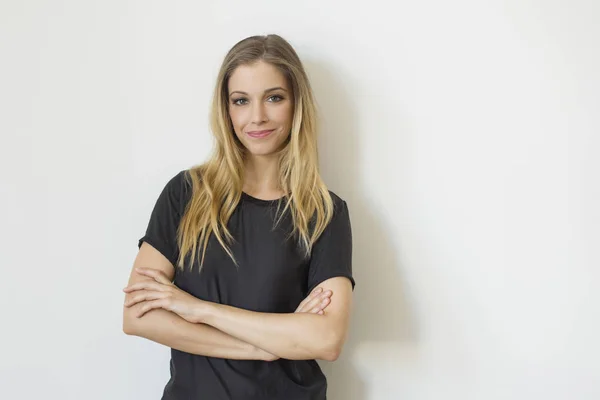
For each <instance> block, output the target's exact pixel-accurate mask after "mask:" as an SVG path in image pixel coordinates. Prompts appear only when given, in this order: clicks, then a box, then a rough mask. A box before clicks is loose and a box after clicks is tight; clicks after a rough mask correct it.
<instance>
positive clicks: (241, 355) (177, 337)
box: [123, 242, 277, 361]
mask: <svg viewBox="0 0 600 400" xmlns="http://www.w3.org/2000/svg"><path fill="white" fill-rule="evenodd" d="M139 267H144V268H152V269H156V270H159V271H161V272H163V273H164V274H165V275H166V276H167V277H168V278H169V279H170V280H172V279H173V276H174V274H175V269H174V267H173V265H172V264H171V262H170V261H169V260H167V258H166V257H165V256H163V255H162V254H161V253H160V252H159V251H158V250H156V249H155V248H154V247H152V246H151V245H150V244H148V243H146V242H144V243H142V246H141V247H140V250H139V253H138V255H137V256H136V258H135V262H134V264H133V268H132V271H131V275H130V277H129V284H128V285H131V284H133V283H136V282H140V281H143V280H148V279H150V278H148V277H146V276H143V275H140V274H138V273H137V272H135V268H139ZM132 295H133V293H128V294H127V295H126V297H125V301H127V300H129V296H132ZM143 305H144V303H143V302H142V303H138V304H136V305H134V306H132V307H123V331H124V332H125V333H126V334H128V335H134V336H139V337H143V338H146V339H149V340H152V341H153V342H157V343H160V344H162V345H165V346H168V347H171V348H173V349H177V350H180V351H184V352H186V353H191V354H198V355H203V356H209V357H217V358H228V359H237V360H267V361H269V360H273V359H276V358H277V357H275V356H273V355H272V354H270V353H268V352H266V351H264V350H262V349H259V348H257V347H255V346H253V345H251V344H249V343H246V342H244V341H242V340H239V339H237V338H234V337H233V336H230V335H228V334H226V333H224V332H222V331H220V330H218V329H216V328H213V327H212V326H210V325H205V324H193V323H191V322H188V321H186V320H184V319H183V318H181V317H180V316H178V315H177V314H174V313H172V312H170V311H166V310H163V309H155V310H152V311H150V312H148V313H146V314H145V315H144V316H142V317H141V318H137V317H136V316H135V315H136V312H137V311H138V308H139V307H142V306H143Z"/></svg>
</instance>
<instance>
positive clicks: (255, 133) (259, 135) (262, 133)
mask: <svg viewBox="0 0 600 400" xmlns="http://www.w3.org/2000/svg"><path fill="white" fill-rule="evenodd" d="M274 130H275V129H269V130H265V131H251V132H246V134H247V135H248V136H250V137H253V138H263V137H265V136H269V134H270V133H271V132H273V131H274Z"/></svg>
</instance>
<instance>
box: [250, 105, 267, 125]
mask: <svg viewBox="0 0 600 400" xmlns="http://www.w3.org/2000/svg"><path fill="white" fill-rule="evenodd" d="M267 119H268V118H267V111H266V109H265V106H264V104H262V103H254V106H253V108H252V122H253V123H255V124H260V123H262V122H266V121H267Z"/></svg>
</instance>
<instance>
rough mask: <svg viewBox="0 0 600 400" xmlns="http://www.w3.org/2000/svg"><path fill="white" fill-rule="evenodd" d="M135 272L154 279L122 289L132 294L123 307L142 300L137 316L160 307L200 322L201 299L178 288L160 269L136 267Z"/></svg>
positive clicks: (194, 321) (189, 320) (191, 320)
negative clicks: (142, 303)
mask: <svg viewBox="0 0 600 400" xmlns="http://www.w3.org/2000/svg"><path fill="white" fill-rule="evenodd" d="M136 272H137V273H139V274H140V275H145V276H148V277H150V278H152V279H154V280H153V281H150V280H147V281H143V282H138V283H135V284H133V285H131V286H128V287H126V288H125V289H123V291H124V292H125V293H131V294H132V296H131V298H130V299H129V300H127V301H126V302H125V307H131V306H133V305H135V304H138V303H139V302H142V301H143V302H144V305H143V306H142V307H140V309H139V311H138V312H137V313H136V317H137V318H140V317H141V316H142V315H144V314H146V313H147V312H148V311H150V310H152V309H155V308H162V309H165V310H168V311H171V312H174V313H175V314H177V315H179V316H180V317H181V318H183V319H185V320H186V321H188V322H191V323H194V324H196V323H199V322H200V320H199V319H200V310H201V309H202V305H203V303H204V301H203V300H200V299H198V298H196V297H194V296H192V295H191V294H189V293H187V292H186V291H184V290H181V289H179V288H178V287H177V286H175V285H174V284H173V283H172V282H171V281H170V280H169V279H168V278H167V277H166V276H165V275H164V274H163V273H162V272H160V271H157V270H155V269H147V268H136Z"/></svg>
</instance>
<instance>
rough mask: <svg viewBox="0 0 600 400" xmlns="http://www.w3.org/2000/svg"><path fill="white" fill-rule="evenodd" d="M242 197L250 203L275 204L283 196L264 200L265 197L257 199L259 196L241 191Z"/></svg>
mask: <svg viewBox="0 0 600 400" xmlns="http://www.w3.org/2000/svg"><path fill="white" fill-rule="evenodd" d="M242 198H244V199H245V200H248V201H250V202H252V203H255V204H260V205H264V206H269V205H273V204H277V203H278V202H279V201H280V200H283V199H285V196H284V197H280V198H278V199H273V200H265V199H259V198H257V197H254V196H250V195H249V194H248V193H246V192H244V191H242Z"/></svg>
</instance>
